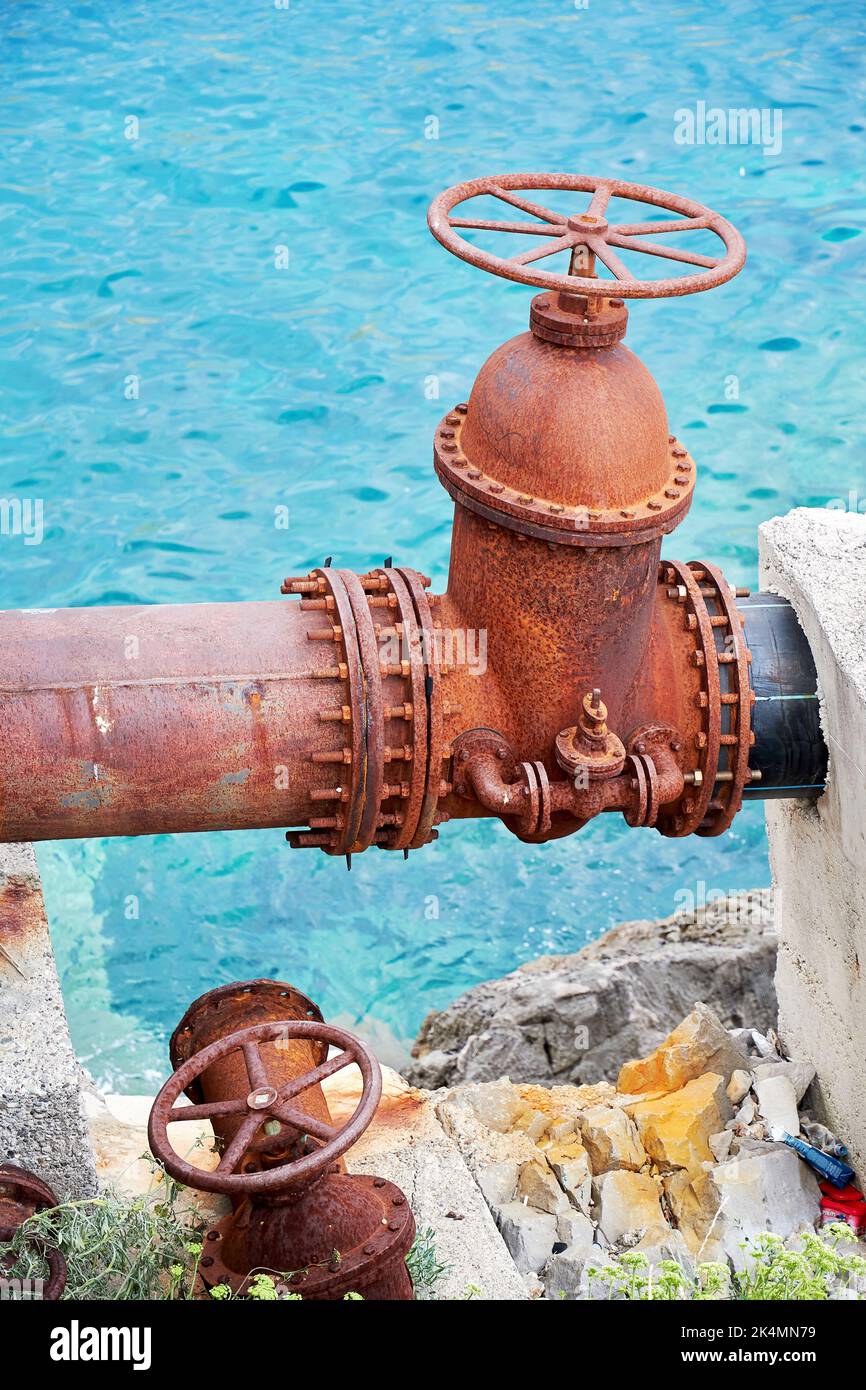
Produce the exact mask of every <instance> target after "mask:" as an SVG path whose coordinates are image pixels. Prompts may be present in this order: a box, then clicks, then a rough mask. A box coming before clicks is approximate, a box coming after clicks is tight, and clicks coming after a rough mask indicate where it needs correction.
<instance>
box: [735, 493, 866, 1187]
mask: <svg viewBox="0 0 866 1390" xmlns="http://www.w3.org/2000/svg"><path fill="white" fill-rule="evenodd" d="M760 548H761V585H762V588H769V589H772V590H773V591H774V592H775V593H779V594H783V595H784V596H785V597H786V598H788V599H790V601H791V603H792V604H793V605H794V608H795V610H796V612H797V616H798V617H799V620H800V623H801V624H802V627H803V629H804V631H805V633H806V636H807V638H808V640H809V645H810V647H811V649H812V655H813V656H814V659H815V665H816V667H817V671H818V693H819V697H820V702H821V723H822V727H823V730H824V737H825V739H826V741H827V746H828V748H829V750H830V772H829V778H828V786H827V790H826V792H825V793H824V795H823V796H822V797H821V798H820V799H819V800H818V801H817V802H816V803H807V802H794V801H787V802H786V801H775V802H774V801H769V802H767V807H766V809H767V828H768V832H769V837H770V862H771V866H772V871H773V881H774V884H775V891H776V900H775V902H776V927H777V930H778V933H779V955H778V967H777V975H776V989H777V992H778V996H779V1028H780V1033H781V1036H782V1039H783V1041H784V1042H785V1044H786V1046H787V1048H788V1050H789V1051H790V1052H791V1053H792V1054H793V1055H794V1056H796V1057H798V1058H803V1059H805V1060H808V1061H810V1062H813V1063H814V1064H815V1066H816V1067H817V1070H818V1097H819V1104H820V1107H821V1108H822V1109H823V1111H824V1114H823V1116H822V1118H824V1119H825V1120H826V1122H827V1123H829V1124H830V1125H831V1127H832V1128H833V1129H834V1130H836V1132H837V1133H838V1134H839V1136H840V1137H841V1138H843V1139H844V1140H845V1142H846V1143H847V1144H848V1146H849V1149H850V1150H851V1154H852V1162H853V1164H854V1166H855V1167H856V1168H857V1171H858V1174H859V1176H860V1179H861V1180H866V517H863V516H858V515H856V514H851V513H846V512H841V511H830V510H826V509H821V510H806V509H799V510H797V511H793V512H790V513H789V514H788V515H787V516H785V517H777V518H776V519H775V520H773V521H770V522H768V523H767V524H766V525H764V526H762V527H761V530H760Z"/></svg>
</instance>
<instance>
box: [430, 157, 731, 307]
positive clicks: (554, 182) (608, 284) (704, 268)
mask: <svg viewBox="0 0 866 1390" xmlns="http://www.w3.org/2000/svg"><path fill="white" fill-rule="evenodd" d="M536 190H538V191H547V190H554V191H556V190H558V191H561V192H579V193H589V194H590V195H591V197H590V200H589V203H588V206H587V208H586V210H585V212H582V213H578V214H576V215H573V216H567V215H566V214H564V213H559V212H554V211H553V210H552V209H551V208H549V207H547V206H545V205H543V204H539V203H537V202H535V201H534V200H533V199H532V198H531V197H529V198H527V197H524V196H522V195H523V194H525V193H528V194H532V193H533V192H535V191H536ZM482 196H487V197H493V198H498V199H499V200H500V201H501V202H503V203H506V204H508V205H509V206H510V207H512V208H516V209H519V210H520V211H521V212H524V213H527V214H528V215H529V216H530V217H533V218H536V219H537V220H536V221H534V222H518V221H514V220H511V221H506V220H503V221H497V220H490V219H485V218H479V217H474V218H473V217H472V216H464V217H452V215H451V213H452V209H454V208H456V207H457V206H458V204H461V203H465V202H467V201H468V200H469V199H471V198H479V197H482ZM611 198H625V199H628V200H630V201H631V202H637V203H649V204H651V205H652V206H654V207H659V208H664V209H665V211H667V212H674V213H678V214H679V217H677V218H676V219H667V220H661V221H656V222H649V221H643V222H632V223H626V222H608V221H607V219H606V217H605V213H606V211H607V207H608V203H609V202H610V200H611ZM427 223H428V226H429V227H430V230H431V232H432V233H433V235H434V236H435V237H436V239H437V241H440V242H441V243H442V245H443V246H444V247H445V248H446V249H447V250H448V251H451V252H452V253H453V254H454V255H455V256H459V257H460V259H461V260H464V261H468V262H469V264H470V265H474V266H477V267H478V268H479V270H486V271H489V272H490V273H491V274H492V275H501V276H503V277H504V278H505V279H506V280H517V281H518V282H519V283H521V284H524V285H540V286H541V287H542V289H551V290H560V291H563V290H564V291H571V292H573V293H578V294H584V295H594V296H610V295H612V294H613V295H616V296H618V297H620V298H623V299H660V298H664V297H666V296H668V295H680V294H696V293H697V292H698V291H699V290H709V289H713V288H714V287H715V286H716V285H721V284H724V282H725V281H726V280H730V279H731V278H732V277H733V276H734V275H736V274H737V272H738V271H739V270H741V269H742V267H743V264H744V262H745V259H746V246H745V242H744V241H743V238H742V237H741V236H740V233H739V232H738V231H737V229H736V227H734V226H732V225H731V223H730V222H728V221H726V220H725V218H724V217H722V216H720V214H719V213H717V212H713V210H712V209H711V208H707V207H704V206H703V205H702V204H701V203H695V202H693V201H692V200H691V199H690V198H681V197H680V196H679V195H678V194H676V193H667V192H665V191H664V190H663V189H660V188H650V187H645V186H644V185H642V184H639V183H624V182H623V181H622V180H620V179H601V178H591V177H588V176H586V175H572V174H502V175H499V176H490V177H488V178H480V179H471V180H469V181H468V182H467V183H458V184H455V185H454V186H453V187H452V188H447V189H446V190H445V192H444V193H440V194H439V196H438V198H435V199H434V201H433V202H432V203H431V204H430V209H429V211H428V213H427ZM458 229H459V230H458ZM463 229H467V230H468V229H473V230H476V231H491V232H507V233H511V234H512V235H524V236H533V237H540V238H543V240H542V242H541V243H540V244H539V246H537V247H536V248H533V249H531V250H528V251H521V252H519V253H518V254H517V255H514V256H494V255H491V254H490V253H489V252H487V251H482V250H481V249H480V248H479V247H478V246H474V245H472V243H471V242H469V241H466V240H464V238H463V237H462V236H461V235H460V230H463ZM704 230H706V231H711V232H714V233H715V234H716V236H717V237H719V238H720V239H721V241H722V243H723V244H724V248H725V250H724V255H723V256H721V257H712V256H705V255H701V254H698V253H697V252H694V251H688V250H685V249H683V248H681V247H679V246H671V245H670V243H665V242H664V241H658V240H650V241H646V240H644V238H645V237H652V238H658V237H659V236H663V235H665V234H669V233H672V232H689V231H704ZM578 247H586V248H587V251H588V252H589V253H590V254H589V258H588V260H589V270H590V272H592V270H593V268H594V264H595V259H596V258H597V259H598V260H599V261H601V262H602V264H604V265H605V266H607V268H608V270H609V271H610V272H611V275H612V276H613V279H608V278H606V277H605V278H604V279H600V278H597V277H596V276H595V275H594V274H592V273H590V274H588V275H580V274H571V273H569V274H567V275H557V274H553V273H552V272H551V271H545V270H536V269H535V262H536V261H540V260H542V259H544V258H545V257H546V256H552V255H555V254H556V253H557V252H559V251H571V253H572V257H571V265H572V266H575V263H576V261H577V259H578V258H577V257H576V255H575V252H576V250H577V248H578ZM620 250H624V251H637V252H640V253H642V254H644V255H648V256H661V257H663V258H664V259H666V260H670V261H680V262H684V263H685V264H686V265H694V266H700V267H701V270H700V273H698V274H694V275H681V276H674V277H672V278H668V279H658V280H653V279H650V280H640V279H637V278H635V277H634V276H632V275H631V273H630V272H629V270H628V268H627V267H626V266H625V265H624V264H623V262H622V260H621V258H620V256H619V255H618V254H617V253H618V251H620Z"/></svg>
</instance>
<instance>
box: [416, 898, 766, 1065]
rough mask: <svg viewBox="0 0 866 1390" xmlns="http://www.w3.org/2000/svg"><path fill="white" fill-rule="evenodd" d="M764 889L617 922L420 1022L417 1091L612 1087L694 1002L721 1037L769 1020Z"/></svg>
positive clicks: (761, 1027)
mask: <svg viewBox="0 0 866 1390" xmlns="http://www.w3.org/2000/svg"><path fill="white" fill-rule="evenodd" d="M775 965H776V936H775V932H774V929H773V898H772V891H771V890H770V889H758V890H755V891H752V892H741V893H730V894H729V895H728V896H727V897H724V898H721V897H720V898H718V899H714V900H713V901H711V902H710V903H708V904H707V905H706V906H702V907H700V908H698V909H697V910H696V911H694V912H680V913H676V914H674V915H673V916H671V917H666V918H664V919H663V920H662V921H657V922H650V921H637V922H623V923H622V924H620V925H619V926H616V927H614V928H612V930H611V931H609V932H608V933H607V934H606V935H605V936H603V937H602V938H601V939H600V940H598V941H594V942H591V943H590V944H589V945H588V946H585V947H584V948H583V950H581V951H578V952H577V953H576V954H574V955H567V956H544V957H542V958H541V959H539V960H536V961H532V962H531V963H529V964H527V965H524V966H521V967H520V969H518V970H514V971H512V973H511V974H509V975H505V976H504V977H503V978H502V979H499V980H492V981H490V982H486V983H484V984H481V985H476V986H475V988H474V989H471V990H469V991H468V992H467V993H466V994H463V995H461V996H460V997H459V998H458V999H456V1000H455V1001H454V1003H453V1004H451V1005H449V1007H448V1008H446V1009H443V1010H441V1011H439V1012H437V1013H431V1014H429V1015H428V1016H427V1018H426V1019H425V1021H424V1023H423V1025H422V1028H421V1031H420V1033H419V1035H418V1039H417V1042H416V1044H415V1047H414V1048H413V1058H414V1060H413V1062H412V1063H411V1064H410V1065H409V1067H408V1068H407V1069H406V1075H407V1077H408V1079H409V1080H410V1081H411V1082H412V1083H413V1084H414V1085H416V1086H422V1087H425V1088H426V1089H428V1090H435V1089H437V1088H438V1087H441V1086H454V1085H458V1084H460V1083H463V1082H470V1081H476V1082H483V1081H493V1080H496V1079H498V1078H499V1077H502V1076H508V1077H510V1078H511V1080H512V1081H515V1082H535V1083H540V1084H543V1085H551V1084H565V1083H568V1084H572V1085H582V1084H584V1083H595V1082H598V1081H602V1080H608V1081H615V1080H616V1078H617V1076H618V1073H619V1069H620V1067H621V1066H622V1064H623V1062H625V1061H626V1060H627V1059H628V1058H630V1057H642V1056H645V1055H646V1054H647V1053H648V1052H651V1051H652V1049H653V1048H655V1047H656V1046H657V1045H658V1044H659V1043H660V1042H661V1040H662V1039H663V1038H664V1037H665V1036H666V1034H667V1033H668V1032H669V1031H670V1029H671V1027H672V1026H673V1025H674V1024H675V1023H676V1022H677V1021H678V1020H680V1019H682V1018H684V1017H685V1015H686V1014H688V1013H689V1012H690V1011H691V1010H692V1008H693V1007H694V1003H695V1000H698V999H700V1000H703V1001H704V1002H705V1003H706V1004H708V1005H709V1006H710V1008H712V1010H713V1011H714V1013H715V1014H717V1015H718V1017H719V1018H720V1019H721V1021H722V1023H723V1024H724V1026H725V1027H726V1028H738V1027H742V1026H747V1027H750V1028H751V1027H754V1028H758V1029H759V1030H761V1031H762V1032H766V1030H767V1029H768V1028H770V1027H773V1026H774V1025H775V1022H776V994H775V988H774V985H773V975H774V971H775Z"/></svg>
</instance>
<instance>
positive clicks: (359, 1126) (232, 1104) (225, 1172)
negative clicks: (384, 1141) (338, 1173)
mask: <svg viewBox="0 0 866 1390" xmlns="http://www.w3.org/2000/svg"><path fill="white" fill-rule="evenodd" d="M290 1038H305V1039H309V1040H310V1041H313V1042H324V1043H328V1044H330V1045H331V1046H333V1047H338V1048H340V1051H339V1052H338V1053H337V1054H336V1056H334V1057H331V1058H329V1059H328V1060H327V1061H325V1062H322V1063H321V1064H320V1065H319V1066H318V1067H314V1068H313V1069H312V1070H311V1071H308V1072H305V1073H304V1074H303V1075H302V1076H299V1077H295V1078H293V1079H292V1080H291V1081H287V1082H286V1083H285V1084H284V1085H282V1086H280V1087H279V1089H277V1088H276V1087H275V1086H272V1085H271V1083H270V1081H269V1079H268V1074H267V1071H266V1069H265V1064H264V1061H263V1059H262V1055H261V1052H260V1051H259V1045H260V1044H261V1043H273V1042H277V1041H279V1040H280V1039H290ZM238 1050H240V1051H242V1052H243V1054H244V1061H245V1063H246V1069H247V1076H248V1078H249V1090H248V1091H247V1092H246V1093H245V1094H244V1095H242V1096H238V1097H237V1098H236V1099H232V1100H218V1101H211V1102H206V1103H204V1104H202V1105H181V1106H178V1107H175V1102H176V1101H177V1100H178V1099H179V1097H180V1096H181V1095H182V1093H183V1091H184V1090H185V1088H186V1087H187V1086H189V1084H190V1082H191V1081H194V1080H195V1078H196V1077H197V1076H200V1075H201V1074H202V1072H204V1071H207V1069H208V1067H209V1066H211V1064H212V1063H213V1062H215V1061H217V1059H218V1058H220V1057H225V1056H226V1054H227V1053H229V1052H235V1051H238ZM352 1063H355V1064H356V1065H357V1066H358V1068H359V1069H360V1072H361V1077H362V1080H363V1090H362V1092H361V1098H360V1100H359V1101H358V1104H357V1106H356V1108H355V1111H354V1113H353V1114H352V1115H351V1116H350V1118H349V1119H348V1120H347V1121H346V1123H345V1124H344V1125H342V1126H339V1127H337V1126H333V1125H328V1124H325V1123H324V1122H323V1121H322V1120H319V1119H316V1118H315V1117H314V1116H312V1115H308V1114H307V1112H306V1111H305V1110H301V1109H299V1108H298V1107H297V1106H295V1105H293V1104H292V1101H293V1100H294V1099H295V1097H296V1096H299V1095H300V1094H301V1093H302V1092H303V1091H306V1090H308V1089H309V1087H311V1086H316V1085H318V1084H319V1083H320V1082H322V1081H324V1080H325V1079H326V1078H327V1077H329V1076H333V1075H334V1073H335V1072H338V1071H341V1070H342V1069H343V1067H348V1066H351V1065H352ZM381 1094H382V1073H381V1070H380V1068H379V1063H378V1062H377V1061H376V1058H375V1057H374V1056H373V1054H372V1053H371V1052H370V1051H369V1049H368V1048H367V1047H365V1046H364V1044H363V1043H362V1042H360V1041H359V1040H358V1038H355V1037H352V1035H351V1034H350V1033H346V1032H344V1031H343V1029H342V1028H332V1027H331V1026H330V1025H328V1024H324V1023H318V1022H315V1023H307V1022H303V1021H298V1020H295V1019H284V1020H277V1021H275V1022H272V1023H258V1024H255V1025H254V1026H253V1027H252V1028H241V1029H240V1030H239V1031H238V1032H236V1033H230V1034H229V1035H228V1036H227V1037H225V1038H219V1039H218V1040H217V1041H216V1042H214V1043H211V1044H210V1045H209V1046H208V1047H204V1048H202V1050H201V1052H197V1053H196V1054H195V1056H193V1057H190V1058H189V1060H188V1061H186V1062H184V1063H183V1064H182V1065H181V1066H180V1067H178V1069H177V1071H176V1072H175V1073H174V1075H173V1076H171V1077H169V1079H168V1081H167V1082H166V1083H165V1085H164V1086H163V1088H162V1090H161V1091H160V1092H159V1095H158V1096H157V1097H156V1100H155V1101H154V1103H153V1108H152V1110H151V1112H150V1120H149V1122H148V1127H147V1134H148V1141H149V1143H150V1148H151V1152H152V1153H153V1154H154V1156H155V1157H156V1158H158V1159H159V1161H160V1162H161V1163H162V1164H163V1166H164V1167H165V1169H166V1170H167V1172H169V1173H170V1174H171V1176H172V1177H173V1178H176V1179H177V1181H178V1182H182V1183H185V1184H186V1185H187V1186H189V1187H197V1188H202V1189H204V1191H206V1192H224V1193H226V1194H227V1195H228V1196H240V1195H243V1194H246V1193H256V1192H268V1191H269V1192H272V1193H273V1192H277V1191H279V1190H280V1189H282V1188H287V1187H290V1186H294V1185H296V1184H298V1183H309V1182H311V1181H312V1180H313V1179H314V1178H316V1177H319V1176H320V1175H321V1174H322V1173H323V1172H324V1171H325V1170H326V1169H327V1168H328V1166H329V1165H330V1164H332V1163H333V1162H334V1159H336V1158H339V1157H340V1155H341V1154H343V1153H345V1151H346V1149H348V1148H350V1147H351V1145H352V1144H354V1143H355V1141H356V1140H357V1139H358V1138H359V1136H360V1135H361V1134H362V1133H363V1132H364V1130H365V1129H366V1128H367V1126H368V1125H369V1123H370V1121H371V1120H372V1118H373V1116H374V1114H375V1113H376V1107H377V1105H378V1104H379V1099H380V1097H381ZM217 1116H221V1117H224V1118H225V1117H237V1118H238V1119H239V1120H240V1124H239V1126H238V1129H237V1132H236V1133H235V1135H234V1137H233V1138H232V1140H231V1142H230V1143H229V1144H228V1146H227V1147H226V1149H225V1152H224V1153H223V1154H222V1156H221V1158H220V1161H219V1164H218V1166H217V1167H216V1169H215V1170H214V1171H213V1172H207V1171H205V1170H204V1169H202V1168H196V1167H194V1166H193V1164H191V1163H187V1161H186V1160H185V1159H183V1158H180V1157H179V1156H178V1154H177V1153H175V1151H174V1149H173V1148H172V1146H171V1144H170V1143H169V1140H168V1131H167V1126H168V1125H169V1124H175V1123H177V1122H178V1121H185V1120H206V1119H207V1120H209V1119H214V1118H216V1117H217ZM274 1120H275V1121H278V1122H279V1123H280V1124H286V1125H289V1126H291V1128H293V1129H295V1130H297V1131H299V1132H300V1133H302V1134H306V1135H308V1136H309V1137H310V1138H312V1139H316V1140H319V1141H320V1147H319V1148H318V1149H317V1150H316V1151H315V1152H314V1153H308V1154H304V1155H303V1157H301V1158H298V1159H294V1160H290V1161H288V1162H286V1163H283V1164H280V1165H279V1166H277V1167H274V1168H270V1169H267V1170H266V1171H263V1172H258V1173H242V1172H238V1171H237V1170H238V1164H239V1163H240V1162H241V1159H242V1158H243V1155H244V1152H245V1151H246V1149H247V1148H248V1146H249V1145H250V1143H251V1142H252V1140H253V1139H254V1138H255V1136H256V1134H257V1133H258V1131H259V1130H260V1129H261V1127H262V1125H264V1124H266V1123H267V1122H268V1121H274Z"/></svg>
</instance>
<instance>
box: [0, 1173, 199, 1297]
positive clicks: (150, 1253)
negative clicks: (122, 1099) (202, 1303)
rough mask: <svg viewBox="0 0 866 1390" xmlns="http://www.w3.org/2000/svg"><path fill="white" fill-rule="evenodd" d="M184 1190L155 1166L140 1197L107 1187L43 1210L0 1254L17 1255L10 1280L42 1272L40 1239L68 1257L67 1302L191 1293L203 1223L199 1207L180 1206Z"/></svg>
mask: <svg viewBox="0 0 866 1390" xmlns="http://www.w3.org/2000/svg"><path fill="white" fill-rule="evenodd" d="M183 1192H184V1189H183V1188H182V1187H181V1186H180V1184H179V1183H176V1182H175V1181H174V1179H173V1178H171V1177H169V1176H168V1174H167V1173H164V1172H163V1170H162V1169H161V1168H157V1167H156V1166H155V1168H154V1181H153V1184H152V1186H151V1188H150V1189H149V1191H148V1192H147V1193H145V1194H144V1196H142V1197H138V1198H136V1199H135V1200H134V1201H130V1200H129V1199H128V1198H124V1197H122V1196H120V1195H119V1194H118V1193H116V1192H114V1191H112V1190H108V1191H106V1192H103V1193H102V1194H101V1195H100V1196H98V1197H85V1198H81V1199H80V1200H78V1201H72V1202H63V1203H61V1205H60V1206H58V1207H51V1208H50V1209H49V1210H47V1211H40V1212H37V1213H36V1214H35V1215H33V1216H31V1217H30V1218H29V1220H27V1221H25V1222H24V1224H23V1225H22V1226H20V1227H19V1228H18V1230H17V1231H16V1232H15V1234H14V1235H13V1237H12V1239H11V1240H10V1241H9V1242H8V1243H7V1244H6V1245H0V1258H2V1257H3V1256H10V1257H11V1264H10V1266H9V1268H8V1270H7V1271H6V1277H7V1278H21V1279H28V1278H29V1279H33V1278H41V1277H44V1273H45V1266H44V1262H43V1260H42V1258H41V1256H40V1255H39V1254H38V1253H37V1252H36V1251H35V1250H34V1248H33V1246H32V1244H31V1243H30V1242H31V1240H32V1239H33V1238H34V1237H35V1238H36V1239H38V1240H41V1241H43V1242H44V1243H45V1244H46V1245H51V1246H55V1247H56V1248H57V1249H59V1250H60V1251H61V1252H62V1254H63V1255H64V1256H65V1258H66V1262H67V1265H68V1278H67V1282H66V1289H65V1292H64V1294H63V1297H64V1299H80V1298H86V1299H120V1298H122V1299H160V1300H165V1299H184V1298H189V1297H190V1296H191V1294H192V1289H193V1285H194V1283H195V1278H196V1274H197V1272H198V1263H199V1259H200V1257H201V1242H200V1240H199V1237H200V1235H201V1228H202V1222H201V1220H200V1218H199V1216H198V1212H197V1210H196V1209H195V1208H194V1207H193V1208H190V1207H187V1208H186V1209H183V1208H182V1206H181V1201H180V1199H181V1195H182V1194H183Z"/></svg>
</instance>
